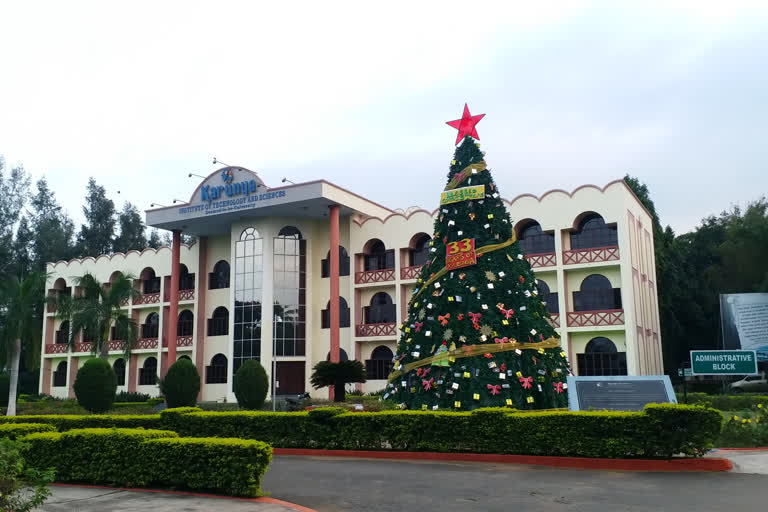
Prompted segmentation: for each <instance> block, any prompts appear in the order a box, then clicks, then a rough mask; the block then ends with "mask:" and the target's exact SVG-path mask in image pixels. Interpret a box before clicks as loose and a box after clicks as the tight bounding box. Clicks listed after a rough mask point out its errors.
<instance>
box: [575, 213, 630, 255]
mask: <svg viewBox="0 0 768 512" xmlns="http://www.w3.org/2000/svg"><path fill="white" fill-rule="evenodd" d="M618 244H619V237H618V234H617V232H616V226H606V224H605V220H603V218H602V217H601V216H600V215H598V214H596V213H593V214H590V215H587V216H585V217H584V218H583V219H581V222H579V227H578V230H576V231H574V232H572V233H571V249H591V248H592V247H609V246H613V245H618Z"/></svg>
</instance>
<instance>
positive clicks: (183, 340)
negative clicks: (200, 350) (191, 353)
mask: <svg viewBox="0 0 768 512" xmlns="http://www.w3.org/2000/svg"><path fill="white" fill-rule="evenodd" d="M176 346H177V347H191V346H192V336H179V337H177V338H176Z"/></svg>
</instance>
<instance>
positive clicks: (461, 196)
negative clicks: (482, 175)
mask: <svg viewBox="0 0 768 512" xmlns="http://www.w3.org/2000/svg"><path fill="white" fill-rule="evenodd" d="M470 199H477V200H480V199H485V185H477V186H475V187H462V188H455V189H453V190H447V191H445V192H443V193H442V194H440V204H451V203H458V202H459V201H468V200H470Z"/></svg>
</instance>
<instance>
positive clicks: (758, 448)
mask: <svg viewBox="0 0 768 512" xmlns="http://www.w3.org/2000/svg"><path fill="white" fill-rule="evenodd" d="M765 451H768V446H756V447H754V448H715V449H714V450H711V452H765ZM711 452H710V453H711Z"/></svg>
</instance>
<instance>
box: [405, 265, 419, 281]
mask: <svg viewBox="0 0 768 512" xmlns="http://www.w3.org/2000/svg"><path fill="white" fill-rule="evenodd" d="M419 272H421V266H420V265H414V266H412V267H402V268H401V269H400V279H402V280H406V279H418V278H419Z"/></svg>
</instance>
